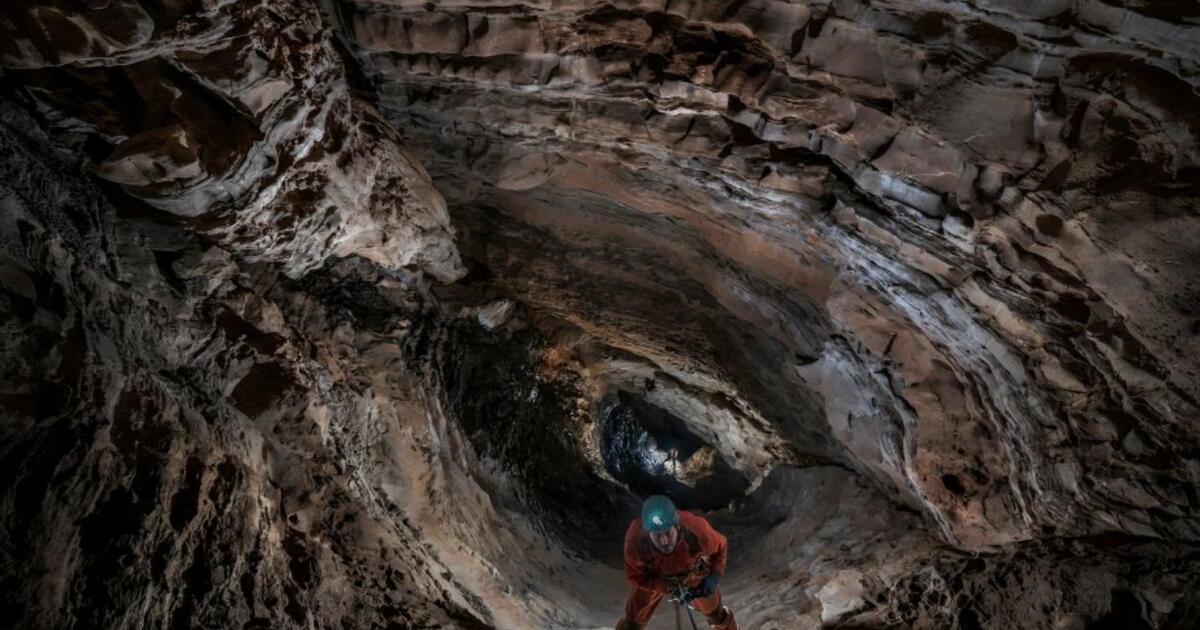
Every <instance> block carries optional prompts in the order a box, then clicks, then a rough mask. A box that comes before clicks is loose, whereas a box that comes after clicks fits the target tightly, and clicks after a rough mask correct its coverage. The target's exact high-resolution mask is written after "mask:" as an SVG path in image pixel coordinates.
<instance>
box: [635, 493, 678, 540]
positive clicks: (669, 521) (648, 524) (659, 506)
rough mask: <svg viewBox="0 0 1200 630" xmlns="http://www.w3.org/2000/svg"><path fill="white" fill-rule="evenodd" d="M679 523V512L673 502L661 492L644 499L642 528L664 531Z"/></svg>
mask: <svg viewBox="0 0 1200 630" xmlns="http://www.w3.org/2000/svg"><path fill="white" fill-rule="evenodd" d="M678 524H679V512H676V511H675V504H674V503H671V500H670V499H668V498H667V497H664V496H663V495H661V494H656V495H654V496H652V497H649V498H647V499H646V502H645V503H643V504H642V529H644V530H646V531H648V532H665V531H667V530H668V529H671V528H672V527H674V526H676V525H678Z"/></svg>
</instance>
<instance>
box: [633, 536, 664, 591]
mask: <svg viewBox="0 0 1200 630" xmlns="http://www.w3.org/2000/svg"><path fill="white" fill-rule="evenodd" d="M641 533H642V519H637V520H635V521H634V522H632V523H630V524H629V529H628V530H627V531H626V532H625V577H626V579H628V580H629V583H630V584H632V585H634V586H636V587H638V588H641V589H645V590H648V591H654V592H655V593H665V592H667V580H666V579H664V578H662V577H660V576H655V575H651V574H650V573H649V572H647V571H646V567H645V564H644V563H643V562H642V557H641V554H640V553H639V552H638V536H639V535H640V534H641Z"/></svg>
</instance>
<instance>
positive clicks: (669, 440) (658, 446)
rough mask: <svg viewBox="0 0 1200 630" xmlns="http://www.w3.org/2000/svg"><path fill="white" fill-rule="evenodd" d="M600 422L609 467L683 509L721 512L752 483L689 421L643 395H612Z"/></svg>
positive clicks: (633, 486)
mask: <svg viewBox="0 0 1200 630" xmlns="http://www.w3.org/2000/svg"><path fill="white" fill-rule="evenodd" d="M599 421H600V427H599V430H600V448H601V450H602V452H603V455H604V467H605V469H607V470H608V473H609V474H610V475H612V476H613V477H614V478H615V479H617V480H618V481H620V482H621V483H623V484H625V486H626V487H628V488H629V489H630V491H632V492H633V493H634V494H636V495H638V496H640V497H647V496H650V495H652V494H664V495H666V496H668V497H670V498H671V500H672V501H674V502H675V504H676V505H678V506H679V507H681V508H683V509H697V510H716V509H720V508H723V507H725V506H727V505H729V503H730V502H731V501H733V500H734V499H735V498H737V497H740V496H742V495H743V494H744V493H745V492H746V489H747V488H748V487H749V486H750V483H749V481H748V480H747V479H746V478H745V476H743V475H742V474H741V473H740V472H738V471H737V470H734V469H733V468H732V467H730V466H729V465H728V464H727V463H726V462H725V460H724V459H723V458H722V457H721V456H720V455H718V454H715V453H713V452H712V450H711V449H705V448H704V447H706V446H708V445H707V444H705V442H704V440H702V439H701V438H700V437H699V436H697V435H696V434H694V433H692V432H691V431H689V430H688V428H687V425H686V424H685V423H684V422H683V420H681V419H680V418H678V417H676V416H674V415H672V414H671V413H670V412H668V411H666V410H664V409H662V408H660V407H657V406H655V405H652V404H650V403H649V402H646V401H645V400H643V399H642V398H639V397H637V396H634V395H632V394H630V393H628V392H623V391H622V392H617V393H616V394H614V395H611V396H609V397H608V398H606V399H605V401H604V402H603V403H602V404H601V407H600V420H599ZM702 454H703V455H702ZM693 458H696V459H695V461H693Z"/></svg>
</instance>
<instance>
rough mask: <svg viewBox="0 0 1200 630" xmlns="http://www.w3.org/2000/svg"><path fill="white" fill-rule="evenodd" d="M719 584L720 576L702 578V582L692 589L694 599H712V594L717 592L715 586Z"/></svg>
mask: <svg viewBox="0 0 1200 630" xmlns="http://www.w3.org/2000/svg"><path fill="white" fill-rule="evenodd" d="M720 582H721V576H719V575H717V574H716V573H710V574H708V577H706V578H704V581H703V582H701V583H700V584H699V585H697V586H696V588H694V589H692V592H693V593H695V596H694V597H712V596H713V593H716V592H717V584H719V583H720Z"/></svg>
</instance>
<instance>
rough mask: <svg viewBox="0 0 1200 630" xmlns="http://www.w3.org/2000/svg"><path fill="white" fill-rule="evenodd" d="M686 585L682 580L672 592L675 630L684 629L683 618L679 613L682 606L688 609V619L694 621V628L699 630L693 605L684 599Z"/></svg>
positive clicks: (693, 629)
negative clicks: (693, 612) (693, 614)
mask: <svg viewBox="0 0 1200 630" xmlns="http://www.w3.org/2000/svg"><path fill="white" fill-rule="evenodd" d="M684 588H685V587H684V586H683V583H682V582H679V583H676V584H675V585H674V586H673V588H672V592H671V600H672V601H674V602H675V630H683V619H681V615H680V614H679V609H680V608H685V609H687V614H688V620H690V621H691V622H692V630H699V629H698V628H697V627H696V618H695V617H693V616H692V606H691V605H690V604H689V603H687V602H685V601H684Z"/></svg>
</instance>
